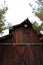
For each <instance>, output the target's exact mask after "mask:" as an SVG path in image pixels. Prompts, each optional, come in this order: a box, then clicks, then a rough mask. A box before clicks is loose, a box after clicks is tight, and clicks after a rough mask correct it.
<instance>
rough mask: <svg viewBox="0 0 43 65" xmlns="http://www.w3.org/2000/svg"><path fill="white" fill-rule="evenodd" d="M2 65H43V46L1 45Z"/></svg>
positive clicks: (0, 61)
mask: <svg viewBox="0 0 43 65" xmlns="http://www.w3.org/2000/svg"><path fill="white" fill-rule="evenodd" d="M0 65H43V49H42V46H41V45H28V46H27V45H14V46H12V45H10V46H9V45H0Z"/></svg>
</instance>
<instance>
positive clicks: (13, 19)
mask: <svg viewBox="0 0 43 65" xmlns="http://www.w3.org/2000/svg"><path fill="white" fill-rule="evenodd" d="M3 1H4V0H0V4H1V3H2V4H3ZM5 1H6V5H7V6H8V11H7V13H6V19H7V21H8V22H10V23H11V24H12V25H17V24H20V23H21V22H22V21H24V20H25V19H26V18H27V17H28V19H29V20H30V22H34V21H37V22H38V23H39V24H40V23H41V21H40V20H39V19H38V18H37V17H35V15H34V14H32V9H31V7H30V6H29V3H32V4H33V5H35V2H34V1H35V0H5ZM36 6H37V5H36ZM0 7H1V6H0Z"/></svg>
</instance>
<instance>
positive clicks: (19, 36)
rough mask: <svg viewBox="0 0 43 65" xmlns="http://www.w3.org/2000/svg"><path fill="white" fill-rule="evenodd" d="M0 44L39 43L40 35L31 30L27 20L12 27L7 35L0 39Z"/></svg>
mask: <svg viewBox="0 0 43 65" xmlns="http://www.w3.org/2000/svg"><path fill="white" fill-rule="evenodd" d="M0 43H41V41H40V35H38V34H37V32H36V31H34V30H33V28H32V24H31V23H30V21H29V20H28V18H27V19H26V20H25V21H23V22H22V23H21V24H19V25H15V26H13V29H12V30H10V31H9V35H7V36H4V37H2V38H0Z"/></svg>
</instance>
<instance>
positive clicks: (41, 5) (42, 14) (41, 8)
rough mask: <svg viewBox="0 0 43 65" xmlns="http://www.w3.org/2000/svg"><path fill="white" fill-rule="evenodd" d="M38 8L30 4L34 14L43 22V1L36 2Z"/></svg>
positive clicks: (37, 0)
mask: <svg viewBox="0 0 43 65" xmlns="http://www.w3.org/2000/svg"><path fill="white" fill-rule="evenodd" d="M35 3H36V4H37V6H35V5H32V4H31V3H30V4H29V5H30V6H31V7H32V12H33V13H35V15H36V16H38V17H39V18H40V20H42V21H43V0H36V1H35Z"/></svg>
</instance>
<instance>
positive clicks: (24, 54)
mask: <svg viewBox="0 0 43 65" xmlns="http://www.w3.org/2000/svg"><path fill="white" fill-rule="evenodd" d="M40 37H41V35H38V34H37V32H36V31H34V30H33V28H32V24H31V23H30V21H29V20H28V19H26V20H25V21H23V22H22V23H21V24H19V25H16V26H13V30H10V31H9V35H7V36H4V37H2V38H0V65H43V45H42V44H43V43H40V42H41V41H40V40H39V38H40ZM2 43H3V44H2ZM4 43H5V44H4ZM6 43H7V44H6ZM9 43H10V44H9ZM16 43H17V44H16ZM20 43H21V44H20ZM25 43H26V44H25ZM27 43H28V44H27ZM29 43H30V44H29ZM31 43H34V44H31ZM37 43H39V44H37Z"/></svg>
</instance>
